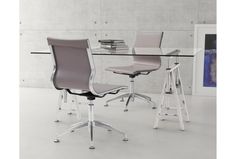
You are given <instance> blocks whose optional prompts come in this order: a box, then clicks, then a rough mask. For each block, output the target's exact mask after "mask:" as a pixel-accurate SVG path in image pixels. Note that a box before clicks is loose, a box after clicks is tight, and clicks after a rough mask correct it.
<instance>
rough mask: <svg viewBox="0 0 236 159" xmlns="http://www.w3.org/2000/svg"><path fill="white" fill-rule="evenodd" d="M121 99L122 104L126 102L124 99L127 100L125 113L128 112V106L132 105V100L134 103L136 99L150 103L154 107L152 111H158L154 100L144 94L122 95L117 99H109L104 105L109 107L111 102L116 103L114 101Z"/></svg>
mask: <svg viewBox="0 0 236 159" xmlns="http://www.w3.org/2000/svg"><path fill="white" fill-rule="evenodd" d="M120 98H121V102H123V101H124V98H127V101H126V104H125V109H124V112H127V111H128V105H129V103H130V100H132V101H134V99H135V98H138V99H140V100H143V101H145V102H148V103H149V104H151V105H152V109H156V106H155V105H156V104H155V103H154V102H153V101H152V99H151V98H150V97H148V96H146V95H143V94H139V93H125V94H123V95H120V96H118V97H115V98H112V99H109V100H107V101H106V104H105V105H104V106H105V107H108V106H109V105H108V103H110V102H111V101H114V100H117V99H120Z"/></svg>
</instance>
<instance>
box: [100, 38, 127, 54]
mask: <svg viewBox="0 0 236 159" xmlns="http://www.w3.org/2000/svg"><path fill="white" fill-rule="evenodd" d="M98 42H99V43H100V46H101V48H103V49H108V50H114V51H119V50H128V46H127V45H126V44H125V41H124V40H114V39H104V40H98Z"/></svg>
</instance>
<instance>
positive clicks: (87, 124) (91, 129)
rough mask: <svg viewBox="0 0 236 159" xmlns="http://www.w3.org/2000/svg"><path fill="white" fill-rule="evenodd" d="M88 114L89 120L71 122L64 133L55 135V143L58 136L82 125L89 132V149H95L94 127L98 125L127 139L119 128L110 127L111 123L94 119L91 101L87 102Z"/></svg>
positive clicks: (58, 140) (58, 139) (124, 139)
mask: <svg viewBox="0 0 236 159" xmlns="http://www.w3.org/2000/svg"><path fill="white" fill-rule="evenodd" d="M88 116H89V120H88V121H86V122H78V123H75V124H73V125H72V126H71V127H70V128H69V129H68V130H66V131H65V132H64V133H62V134H60V135H58V136H57V137H56V139H55V140H54V142H55V143H59V142H60V138H61V137H62V136H64V135H66V134H69V133H72V132H74V131H76V130H78V129H80V128H83V127H88V130H89V133H90V147H89V149H95V147H94V142H93V137H94V127H95V126H96V127H100V128H104V129H107V130H108V131H115V132H117V133H119V134H121V135H123V136H124V138H123V141H128V137H127V135H126V134H125V133H124V132H123V131H121V130H119V129H116V128H114V127H112V126H111V125H109V124H106V123H103V122H101V121H97V120H94V114H93V103H90V104H89V112H88Z"/></svg>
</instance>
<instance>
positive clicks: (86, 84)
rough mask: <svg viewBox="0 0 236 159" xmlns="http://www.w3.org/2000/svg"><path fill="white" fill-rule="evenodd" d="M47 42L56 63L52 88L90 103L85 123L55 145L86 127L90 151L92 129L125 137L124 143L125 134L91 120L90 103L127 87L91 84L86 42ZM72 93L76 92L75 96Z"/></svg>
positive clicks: (92, 72) (89, 61) (57, 40)
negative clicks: (97, 128) (113, 132)
mask: <svg viewBox="0 0 236 159" xmlns="http://www.w3.org/2000/svg"><path fill="white" fill-rule="evenodd" d="M47 40H48V44H49V46H50V48H51V51H52V55H53V57H54V62H55V69H54V72H53V84H54V86H55V88H56V89H59V90H63V89H64V90H66V91H67V92H68V93H70V94H74V95H79V96H85V97H87V99H88V100H89V104H88V105H89V109H88V121H87V122H84V123H81V122H79V123H76V124H74V125H72V127H71V128H70V129H69V130H67V131H66V132H64V133H63V134H61V135H58V136H57V139H56V140H54V142H59V141H60V140H59V138H60V137H61V136H63V135H65V134H68V133H70V132H73V131H75V130H76V129H79V128H82V127H85V126H88V129H89V133H90V139H91V140H90V147H89V148H90V149H94V148H95V147H94V143H93V136H94V135H93V134H94V126H98V127H102V128H105V129H107V130H114V131H116V132H118V133H121V134H122V135H123V136H124V141H127V140H128V139H127V137H126V134H125V133H124V132H122V131H120V130H118V129H115V128H113V127H112V126H110V125H108V124H104V123H102V122H100V121H97V120H94V114H93V107H94V104H93V100H95V98H97V97H98V98H102V97H104V96H105V95H106V94H116V93H118V92H119V91H120V90H121V89H125V88H126V87H125V86H117V85H108V84H100V83H94V82H93V79H94V76H95V67H94V64H93V58H92V54H91V52H90V47H89V41H88V40H87V39H86V40H59V39H52V38H47ZM73 90H78V91H79V92H74V91H73Z"/></svg>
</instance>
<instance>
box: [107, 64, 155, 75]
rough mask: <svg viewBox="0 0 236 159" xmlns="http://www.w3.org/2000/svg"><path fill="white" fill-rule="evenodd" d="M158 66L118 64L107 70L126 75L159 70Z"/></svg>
mask: <svg viewBox="0 0 236 159" xmlns="http://www.w3.org/2000/svg"><path fill="white" fill-rule="evenodd" d="M157 69H158V67H156V66H154V65H145V64H133V65H129V66H116V67H108V68H106V70H107V71H112V72H114V73H118V74H125V75H136V74H139V73H142V72H152V71H155V70H157Z"/></svg>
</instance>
